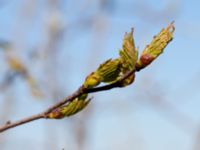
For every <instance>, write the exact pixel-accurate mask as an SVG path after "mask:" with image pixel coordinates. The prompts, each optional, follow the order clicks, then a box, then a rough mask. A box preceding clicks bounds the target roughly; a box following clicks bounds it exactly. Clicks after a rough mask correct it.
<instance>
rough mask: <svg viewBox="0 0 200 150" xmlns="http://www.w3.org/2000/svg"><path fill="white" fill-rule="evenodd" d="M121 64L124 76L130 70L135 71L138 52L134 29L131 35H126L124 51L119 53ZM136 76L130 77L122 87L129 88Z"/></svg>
mask: <svg viewBox="0 0 200 150" xmlns="http://www.w3.org/2000/svg"><path fill="white" fill-rule="evenodd" d="M119 55H120V62H121V66H122V67H121V72H122V75H123V74H125V73H127V72H128V71H130V70H133V69H135V64H136V62H137V59H138V50H137V49H136V48H135V43H134V39H133V28H132V29H131V32H130V33H125V36H124V40H123V45H122V50H120V52H119ZM134 79H135V74H132V75H130V76H129V77H128V78H127V79H125V80H124V81H123V82H122V87H124V86H128V85H130V84H131V83H133V81H134Z"/></svg>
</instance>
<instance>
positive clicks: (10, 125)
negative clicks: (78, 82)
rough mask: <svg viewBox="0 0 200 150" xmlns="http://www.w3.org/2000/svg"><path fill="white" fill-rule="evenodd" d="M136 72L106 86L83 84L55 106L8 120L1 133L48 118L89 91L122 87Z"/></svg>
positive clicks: (0, 130)
mask: <svg viewBox="0 0 200 150" xmlns="http://www.w3.org/2000/svg"><path fill="white" fill-rule="evenodd" d="M134 72H135V70H134V69H133V70H130V71H129V72H127V73H126V74H124V75H123V76H122V77H121V78H120V79H119V80H118V81H116V82H114V83H111V84H108V85H104V86H100V87H96V88H91V89H86V88H84V86H81V87H80V88H79V89H78V90H77V91H75V92H74V93H73V94H71V95H70V96H68V97H66V98H65V99H64V100H62V101H60V102H58V103H56V104H54V105H53V106H51V107H49V108H48V109H47V110H45V111H44V112H42V113H39V114H36V115H33V116H30V117H27V118H24V119H21V120H18V121H15V122H10V121H8V122H7V123H6V124H5V125H2V126H0V133H1V132H4V131H6V130H8V129H11V128H14V127H17V126H20V125H23V124H26V123H29V122H32V121H35V120H39V119H47V115H48V114H49V113H50V112H52V111H53V110H54V109H56V108H58V107H60V106H62V105H64V104H66V103H67V102H70V101H72V100H74V99H75V98H77V97H79V96H80V95H82V94H88V93H94V92H100V91H106V90H110V89H113V88H117V87H122V85H121V83H122V81H124V80H125V79H127V78H128V77H129V76H130V75H132V74H133V73H134Z"/></svg>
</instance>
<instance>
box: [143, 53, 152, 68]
mask: <svg viewBox="0 0 200 150" xmlns="http://www.w3.org/2000/svg"><path fill="white" fill-rule="evenodd" d="M154 59H155V58H154V57H153V56H152V55H149V54H145V55H142V56H141V58H140V61H141V62H142V64H143V65H144V66H147V65H149V64H150V63H151V62H152V61H153V60H154Z"/></svg>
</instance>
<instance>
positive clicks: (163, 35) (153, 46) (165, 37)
mask: <svg viewBox="0 0 200 150" xmlns="http://www.w3.org/2000/svg"><path fill="white" fill-rule="evenodd" d="M174 30H175V28H174V24H173V22H172V23H171V24H170V25H169V26H168V27H167V28H166V29H162V30H161V31H160V33H158V35H156V36H155V37H154V39H153V40H152V41H151V43H150V44H149V45H147V46H146V48H145V49H144V51H143V52H142V54H141V57H140V59H139V61H138V62H137V64H136V67H137V70H138V71H139V70H140V69H143V68H144V67H146V66H148V65H149V64H150V63H151V62H152V61H154V60H155V59H156V58H157V57H158V56H159V55H160V54H161V53H162V52H163V50H164V48H165V47H166V46H167V44H168V43H169V42H170V41H172V39H173V33H174Z"/></svg>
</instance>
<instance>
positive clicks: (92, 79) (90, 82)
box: [83, 72, 101, 88]
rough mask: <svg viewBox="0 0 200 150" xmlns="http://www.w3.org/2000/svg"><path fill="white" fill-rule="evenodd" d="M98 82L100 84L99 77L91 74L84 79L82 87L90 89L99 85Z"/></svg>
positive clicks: (93, 73) (94, 73)
mask: <svg viewBox="0 0 200 150" xmlns="http://www.w3.org/2000/svg"><path fill="white" fill-rule="evenodd" d="M100 82H101V78H100V76H99V75H98V74H97V73H96V72H92V73H91V74H90V75H88V76H87V77H86V79H85V82H84V84H83V86H84V87H85V88H92V87H95V86H97V85H99V84H100Z"/></svg>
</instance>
